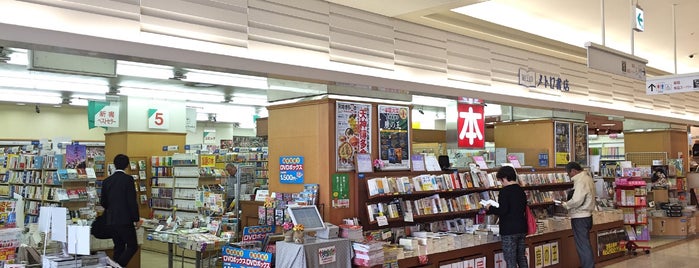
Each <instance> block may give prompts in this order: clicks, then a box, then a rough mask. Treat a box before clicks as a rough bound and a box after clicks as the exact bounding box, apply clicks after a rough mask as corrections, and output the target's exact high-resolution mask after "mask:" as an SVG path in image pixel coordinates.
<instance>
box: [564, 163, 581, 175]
mask: <svg viewBox="0 0 699 268" xmlns="http://www.w3.org/2000/svg"><path fill="white" fill-rule="evenodd" d="M573 169H575V170H577V171H583V168H582V167H581V166H580V164H578V163H577V162H568V164H566V173H570V171H571V170H573Z"/></svg>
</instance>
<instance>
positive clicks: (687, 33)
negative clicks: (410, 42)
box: [329, 0, 699, 75]
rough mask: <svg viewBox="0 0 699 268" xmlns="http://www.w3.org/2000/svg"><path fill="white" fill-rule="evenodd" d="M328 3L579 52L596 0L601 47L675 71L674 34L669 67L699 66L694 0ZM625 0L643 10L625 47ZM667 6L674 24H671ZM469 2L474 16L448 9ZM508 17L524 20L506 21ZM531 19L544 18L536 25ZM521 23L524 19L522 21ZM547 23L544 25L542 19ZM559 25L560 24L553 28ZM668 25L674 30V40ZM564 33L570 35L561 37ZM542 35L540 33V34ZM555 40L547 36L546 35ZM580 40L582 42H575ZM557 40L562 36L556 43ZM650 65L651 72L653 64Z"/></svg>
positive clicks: (592, 31)
mask: <svg viewBox="0 0 699 268" xmlns="http://www.w3.org/2000/svg"><path fill="white" fill-rule="evenodd" d="M329 2H333V3H337V4H341V5H345V6H350V7H354V8H357V9H362V10H365V11H369V12H372V13H378V14H382V15H385V16H389V17H394V18H399V19H403V20H407V21H411V22H414V23H418V24H423V25H428V26H431V27H435V28H439V29H443V30H447V31H452V32H457V33H462V34H465V35H469V36H473V37H478V38H481V39H485V40H490V41H495V42H498V43H504V44H508V45H511V46H515V47H527V48H532V46H533V47H538V48H540V49H541V51H547V50H554V51H560V52H564V53H568V54H570V55H572V56H576V57H578V59H580V58H583V59H584V57H585V50H584V42H585V41H592V42H594V43H598V44H601V43H602V15H601V14H602V7H601V6H602V5H601V3H602V2H604V3H605V4H604V13H605V16H604V18H605V19H604V25H605V27H604V29H605V31H604V32H605V38H604V39H605V42H604V43H605V45H606V46H608V47H610V48H613V49H616V50H620V51H622V52H626V53H629V54H634V55H636V56H639V57H641V58H645V59H647V60H648V61H649V63H648V66H649V67H651V69H650V70H649V74H651V75H652V74H655V75H659V74H671V73H675V70H674V69H675V68H674V65H675V64H674V63H675V60H674V59H675V56H674V51H675V49H674V45H673V43H674V42H673V41H674V40H677V66H678V68H677V73H679V74H683V73H693V72H699V57H693V58H690V57H689V55H691V54H694V53H698V52H699V16H696V14H695V13H696V11H697V10H699V1H697V0H668V1H654V0H629V1H624V0H606V1H604V0H602V1H591V0H587V1H580V0H527V1H522V0H489V1H488V0H384V1H356V0H329ZM631 2H633V4H634V5H635V4H638V5H640V6H641V8H642V9H643V10H644V12H645V21H646V25H645V31H644V32H642V33H635V34H634V39H633V47H634V49H633V50H634V51H633V52H634V53H631V30H629V27H630V24H631V9H630V7H631ZM673 4H677V6H676V8H675V20H676V28H675V27H673V19H672V18H673V15H672V14H673ZM464 6H471V7H472V9H473V10H475V14H473V15H474V16H476V17H478V18H476V17H474V16H467V15H463V14H460V13H457V12H454V11H452V10H453V9H456V8H460V7H464ZM512 18H525V19H526V18H530V19H526V20H515V21H508V19H512ZM534 20H537V21H539V22H544V24H542V25H538V24H535V23H533V21H534ZM523 21H526V23H523ZM547 22H548V23H547ZM556 24H560V25H562V26H557V25H556ZM673 29H676V36H677V38H676V39H675V38H674V36H673ZM566 33H569V34H568V35H570V36H571V38H573V39H576V38H575V37H583V39H580V38H577V41H575V40H574V41H571V42H570V43H569V44H567V43H565V41H564V40H561V39H565V38H563V37H565V36H566ZM542 37H543V38H542ZM553 39H555V40H553ZM580 40H584V41H580ZM561 41H562V42H561ZM653 69H655V70H653Z"/></svg>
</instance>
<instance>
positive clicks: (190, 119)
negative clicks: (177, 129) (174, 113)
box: [184, 107, 197, 133]
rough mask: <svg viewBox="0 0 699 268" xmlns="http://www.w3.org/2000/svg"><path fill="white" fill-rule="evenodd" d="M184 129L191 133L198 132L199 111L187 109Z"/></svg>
mask: <svg viewBox="0 0 699 268" xmlns="http://www.w3.org/2000/svg"><path fill="white" fill-rule="evenodd" d="M184 128H185V129H187V132H189V133H195V132H197V109H196V108H192V107H187V111H186V115H185V120H184Z"/></svg>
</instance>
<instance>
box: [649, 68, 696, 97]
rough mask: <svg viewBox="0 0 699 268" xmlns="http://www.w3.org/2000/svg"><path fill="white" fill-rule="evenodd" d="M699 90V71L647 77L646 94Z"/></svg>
mask: <svg viewBox="0 0 699 268" xmlns="http://www.w3.org/2000/svg"><path fill="white" fill-rule="evenodd" d="M697 91H699V73H691V74H680V75H665V76H656V77H653V78H648V79H646V95H659V94H671V93H685V92H697Z"/></svg>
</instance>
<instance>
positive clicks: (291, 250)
mask: <svg viewBox="0 0 699 268" xmlns="http://www.w3.org/2000/svg"><path fill="white" fill-rule="evenodd" d="M276 254H277V256H276V258H275V264H276V267H294V268H306V267H340V268H344V267H347V268H349V267H351V266H352V244H351V243H350V241H349V240H348V239H345V238H336V239H328V240H325V239H316V241H315V242H312V243H305V244H296V243H290V242H277V251H276Z"/></svg>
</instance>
